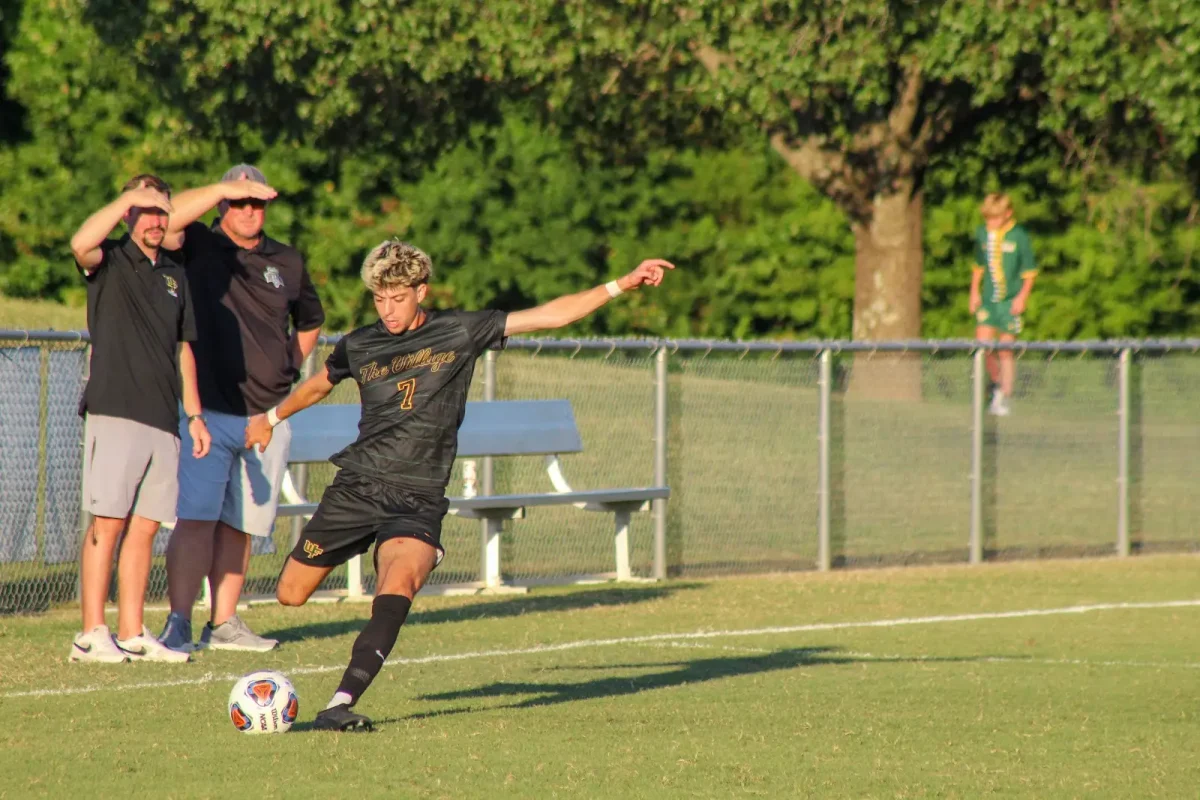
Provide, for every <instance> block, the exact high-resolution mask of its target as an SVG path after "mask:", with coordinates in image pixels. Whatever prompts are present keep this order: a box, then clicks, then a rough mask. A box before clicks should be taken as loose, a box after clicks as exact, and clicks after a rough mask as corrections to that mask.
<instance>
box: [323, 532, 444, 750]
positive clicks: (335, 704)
mask: <svg viewBox="0 0 1200 800" xmlns="http://www.w3.org/2000/svg"><path fill="white" fill-rule="evenodd" d="M375 556H376V559H375V560H376V564H377V566H376V569H377V572H378V576H379V577H378V580H377V583H376V587H377V588H376V592H375V600H374V602H373V603H372V604H371V619H370V620H368V622H367V624H366V627H364V628H363V630H362V632H361V633H360V634H359V635H358V638H357V639H355V640H354V647H353V649H352V650H351V654H350V664H349V666H347V667H346V671H345V673H343V675H342V681H341V683H340V684H338V689H337V692H335V693H334V695H333V699H332V700H330V702H329V706H328V707H326V709H325V710H324V711H322V712H321V713H319V714H318V715H317V719H316V720H315V721H314V723H313V726H314V727H316V728H318V729H323V730H343V731H345V730H351V731H352V730H370V729H371V721H370V719H368V718H367V717H364V716H362V715H361V714H355V713H354V712H352V711H351V710H350V708H351V707H352V706H353V705H354V704H355V703H357V702H358V699H359V698H360V697H362V695H363V693H364V692H366V690H367V687H369V686H370V685H371V683H372V682H373V681H374V680H375V677H376V676H377V675H378V674H379V670H380V669H382V668H383V665H384V663H385V662H386V661H387V657H388V655H390V654H391V652H392V648H393V647H395V645H396V639H397V638H398V637H399V636H400V628H401V627H402V626H403V625H404V622H405V620H406V619H407V618H408V612H409V610H410V609H411V608H412V600H413V597H415V596H416V594H417V592H419V591H420V590H421V587H422V586H424V585H425V581H426V579H428V577H429V573H430V572H432V571H433V568H434V567H435V566H437V563H438V561H439V551H438V549H437V548H435V547H434V546H433V545H432V544H429V543H428V542H425V541H422V540H420V539H414V538H407V537H399V538H394V539H387V540H385V541H383V542H381V543H380V544H379V545H377V546H376V551H375Z"/></svg>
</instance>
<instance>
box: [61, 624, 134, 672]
mask: <svg viewBox="0 0 1200 800" xmlns="http://www.w3.org/2000/svg"><path fill="white" fill-rule="evenodd" d="M128 660H129V656H128V655H127V654H126V653H125V652H124V651H123V650H121V648H119V647H117V643H116V642H114V641H113V637H112V634H111V633H109V630H108V626H107V625H97V626H96V627H94V628H92V629H91V630H90V631H87V632H86V633H77V634H75V641H74V642H72V643H71V661H82V662H89V663H94V664H120V663H121V662H122V661H128Z"/></svg>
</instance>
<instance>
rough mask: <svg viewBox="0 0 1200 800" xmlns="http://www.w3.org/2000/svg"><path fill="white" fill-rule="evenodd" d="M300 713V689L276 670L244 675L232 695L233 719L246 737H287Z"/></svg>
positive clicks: (231, 712) (230, 693)
mask: <svg viewBox="0 0 1200 800" xmlns="http://www.w3.org/2000/svg"><path fill="white" fill-rule="evenodd" d="M299 713H300V698H299V697H298V696H297V695H296V687H294V686H292V682H291V681H289V680H288V679H287V678H286V677H285V676H284V675H283V673H280V672H275V671H274V670H270V669H261V670H258V671H257V672H251V673H250V674H248V675H243V676H242V677H240V678H238V681H237V683H235V684H234V685H233V689H232V690H230V692H229V719H230V720H232V722H233V727H235V728H237V729H238V730H239V731H241V732H242V733H284V732H285V731H287V729H288V728H290V727H292V723H293V722H295V721H296V716H297V715H298V714H299Z"/></svg>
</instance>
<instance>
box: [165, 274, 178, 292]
mask: <svg viewBox="0 0 1200 800" xmlns="http://www.w3.org/2000/svg"><path fill="white" fill-rule="evenodd" d="M163 280H164V281H166V282H167V294H169V295H171V297H179V284H178V283H177V282H176V281H175V279H174V278H172V277H171V276H170V275H163Z"/></svg>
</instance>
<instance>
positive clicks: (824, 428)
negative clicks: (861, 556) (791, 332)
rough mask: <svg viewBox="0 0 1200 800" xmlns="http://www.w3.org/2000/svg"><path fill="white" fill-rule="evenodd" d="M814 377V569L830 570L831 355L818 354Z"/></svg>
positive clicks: (824, 351) (827, 351) (823, 351)
mask: <svg viewBox="0 0 1200 800" xmlns="http://www.w3.org/2000/svg"><path fill="white" fill-rule="evenodd" d="M818 363H819V371H818V373H817V394H818V405H817V569H818V570H820V571H822V572H827V571H828V570H829V568H830V566H831V562H830V547H829V509H830V503H829V436H830V429H831V425H830V414H831V412H832V408H831V404H832V395H833V355H832V353H830V351H829V350H827V349H826V350H822V351H821V355H820V357H819V361H818Z"/></svg>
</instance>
